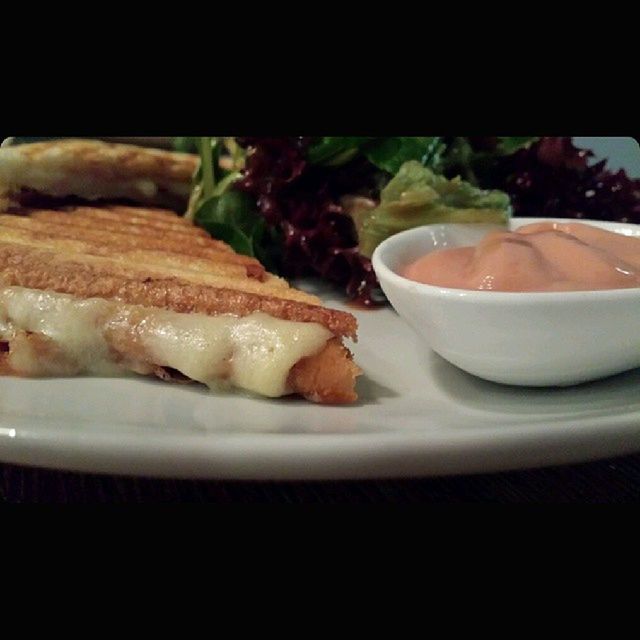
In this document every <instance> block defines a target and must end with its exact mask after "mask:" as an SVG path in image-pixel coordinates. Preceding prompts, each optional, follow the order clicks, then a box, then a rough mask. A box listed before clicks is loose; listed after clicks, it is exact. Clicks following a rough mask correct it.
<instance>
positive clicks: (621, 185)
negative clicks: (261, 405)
mask: <svg viewBox="0 0 640 640" xmlns="http://www.w3.org/2000/svg"><path fill="white" fill-rule="evenodd" d="M176 148H179V149H181V150H184V151H188V150H193V149H197V151H198V153H200V156H201V158H202V163H201V167H200V169H199V171H198V173H197V174H196V175H195V176H194V188H193V192H192V196H191V201H190V204H189V211H188V214H187V215H189V216H190V217H192V218H193V219H194V220H195V222H196V223H197V224H200V225H201V226H203V227H204V228H206V229H208V230H209V231H210V232H211V233H212V234H214V235H216V236H217V237H219V238H222V239H224V240H226V241H227V242H228V243H229V244H230V245H231V246H232V247H233V248H234V249H235V250H236V251H238V252H241V253H246V254H248V255H251V256H255V257H256V258H258V259H259V260H261V261H262V262H263V263H265V266H267V268H268V269H269V270H271V271H274V270H277V271H279V272H280V273H282V274H283V275H285V276H288V277H295V276H302V275H309V274H315V275H319V276H320V277H322V278H324V279H326V280H328V281H330V282H334V283H336V284H337V285H338V286H339V287H341V288H342V289H343V290H344V291H345V292H346V293H347V295H348V296H349V297H350V298H352V299H355V300H357V301H360V302H362V303H363V304H365V305H373V304H376V303H377V299H378V296H377V295H376V294H377V291H378V286H379V285H378V282H377V279H376V276H375V273H374V271H373V268H372V266H371V261H370V258H369V256H370V255H371V253H372V251H373V250H374V248H375V247H376V246H377V245H378V244H379V242H380V241H382V240H383V239H385V238H386V237H388V236H389V235H391V234H393V233H397V232H398V231H402V230H404V229H408V228H410V227H412V226H416V225H422V224H427V223H429V222H438V221H440V222H442V221H454V220H460V221H462V220H464V221H472V220H473V221H482V222H493V221H501V222H505V223H506V221H507V220H508V217H509V215H511V211H513V215H517V216H548V217H567V218H587V219H588V218H594V219H605V220H618V221H623V222H640V180H631V179H629V178H628V177H627V175H626V174H625V172H624V171H618V172H617V173H615V174H614V173H611V172H610V171H608V170H607V169H606V166H605V165H606V162H605V161H602V162H599V163H595V164H591V163H589V158H590V156H591V155H592V154H591V152H589V151H587V150H583V149H578V148H576V147H574V146H573V144H572V140H571V138H567V137H565V138H558V137H555V138H554V137H542V138H541V137H535V136H519V137H507V136H497V137H475V138H474V137H451V136H449V137H447V136H422V137H420V136H404V137H402V136H395V137H375V136H351V137H348V136H342V137H341V136H325V137H315V138H313V137H312V138H307V137H294V136H290V137H279V138H276V137H273V138H268V137H244V138H180V139H176Z"/></svg>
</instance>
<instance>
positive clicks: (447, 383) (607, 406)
mask: <svg viewBox="0 0 640 640" xmlns="http://www.w3.org/2000/svg"><path fill="white" fill-rule="evenodd" d="M426 368H427V371H428V374H429V375H430V376H431V377H432V378H433V381H434V384H435V385H436V386H437V387H438V388H439V389H440V390H441V391H442V392H444V393H445V394H446V395H447V396H448V397H449V398H450V399H451V401H452V402H454V403H456V404H459V405H461V406H463V407H466V408H468V409H473V410H480V411H487V412H494V411H496V410H499V411H500V413H509V414H512V415H523V416H525V415H526V416H530V415H542V416H552V415H553V416H562V415H565V414H567V415H569V414H570V415H571V416H574V417H580V416H593V417H597V416H598V415H600V414H602V415H607V416H611V415H620V414H627V413H630V412H633V411H639V410H640V394H639V393H638V389H639V388H640V369H634V370H632V371H627V372H625V373H621V374H618V375H615V376H610V377H608V378H603V379H602V380H596V381H594V382H585V383H583V384H580V385H575V386H572V387H545V388H540V387H517V386H511V385H502V384H498V383H495V382H489V381H487V380H482V379H481V378H477V377H475V376H473V375H471V374H469V373H466V372H464V371H462V370H461V369H458V368H457V367H455V366H454V365H452V364H450V363H449V362H447V361H446V360H445V359H444V358H442V357H440V356H439V355H437V354H436V353H434V352H433V351H430V352H428V354H427V356H426Z"/></svg>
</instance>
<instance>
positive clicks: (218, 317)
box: [0, 206, 359, 403]
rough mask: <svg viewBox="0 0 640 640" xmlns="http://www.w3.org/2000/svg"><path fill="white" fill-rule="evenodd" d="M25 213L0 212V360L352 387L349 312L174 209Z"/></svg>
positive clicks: (75, 369) (343, 391) (309, 391)
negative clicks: (198, 228) (288, 280)
mask: <svg viewBox="0 0 640 640" xmlns="http://www.w3.org/2000/svg"><path fill="white" fill-rule="evenodd" d="M23 213H24V215H23V216H10V215H0V320H2V322H0V373H7V374H17V375H52V374H54V375H55V374H59V373H61V372H62V373H64V374H65V375H68V374H70V373H82V372H83V371H89V372H91V371H104V370H105V367H106V369H107V370H110V367H114V366H115V367H116V369H118V370H119V369H128V370H132V371H135V372H138V373H143V374H148V375H156V376H158V377H161V378H163V379H170V380H180V381H185V380H186V381H188V380H196V381H199V382H204V383H205V384H208V385H209V386H218V385H220V384H231V385H232V386H237V387H240V388H243V389H246V390H249V391H253V392H256V393H259V394H262V395H267V396H271V397H277V396H280V395H286V394H290V393H297V394H300V395H303V396H304V397H306V398H308V399H310V400H312V401H314V402H324V403H343V402H353V401H354V400H355V399H356V398H357V396H356V393H355V390H354V386H355V379H356V376H357V375H358V374H359V369H358V367H357V366H356V365H355V364H354V363H353V361H352V358H351V354H350V353H349V351H348V350H347V349H346V347H344V345H343V344H342V339H343V338H352V339H355V338H356V331H357V323H356V320H355V318H354V317H353V316H352V315H351V314H349V313H344V312H341V311H336V310H332V309H327V308H325V307H323V306H322V305H321V302H320V300H319V299H318V298H317V297H315V296H312V295H310V294H307V293H305V292H302V291H299V290H297V289H294V288H293V287H290V286H289V285H288V284H287V283H286V282H285V281H284V280H282V279H281V278H278V277H276V276H274V275H272V274H269V273H267V272H266V271H265V270H264V268H262V265H260V263H258V262H257V261H255V260H253V259H251V258H247V257H246V256H239V255H238V254H236V253H235V252H233V251H232V250H231V248H230V247H228V246H227V245H225V244H224V243H221V242H220V241H216V240H213V239H211V238H208V237H204V236H202V235H201V234H200V233H194V232H193V231H195V230H196V229H195V227H192V226H191V225H190V224H189V223H185V222H184V221H183V220H182V219H181V218H178V217H177V216H173V218H172V217H170V216H171V215H172V214H167V212H164V211H153V210H149V209H137V208H134V209H133V210H132V209H131V208H126V207H125V208H123V207H113V206H111V207H102V208H92V207H79V208H78V207H75V208H69V209H68V210H64V211H43V210H35V211H24V212H23ZM118 216H121V218H118ZM174 218H175V219H174ZM178 220H179V222H177V221H178ZM86 222H91V225H90V226H86V224H85V223H86ZM113 225H117V227H118V230H117V231H115V230H114V228H113ZM165 225H166V226H165ZM147 232H148V233H149V234H150V235H148V234H147ZM154 233H157V235H154ZM176 236H177V237H178V238H179V240H175V237H176ZM171 238H173V239H174V240H173V241H172V242H174V243H175V244H171V245H170V246H167V244H166V243H167V242H169V240H168V239H171ZM132 240H133V241H132ZM149 242H151V245H150V244H149ZM194 250H195V251H196V254H195V255H194V253H193V251H194ZM256 264H257V265H258V266H259V267H260V269H259V270H258V269H255V268H250V267H255V265H256ZM66 327H70V328H72V329H73V334H69V333H68V332H67V329H66ZM70 330H71V329H70ZM74 336H75V337H74ZM78 336H80V337H82V336H84V337H82V338H81V339H80V338H77V337H78ZM87 336H89V337H87ZM78 339H80V342H81V343H82V340H84V341H85V342H84V343H82V344H84V347H82V348H79V347H78V346H77V344H76V343H77V341H78ZM69 345H71V346H69ZM74 345H75V346H74ZM86 354H89V356H87V355H86ZM92 354H93V355H92ZM96 354H98V355H96ZM87 358H88V359H87ZM107 365H108V366H107ZM56 372H57V373H56ZM225 381H226V382H225Z"/></svg>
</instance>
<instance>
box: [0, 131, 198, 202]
mask: <svg viewBox="0 0 640 640" xmlns="http://www.w3.org/2000/svg"><path fill="white" fill-rule="evenodd" d="M198 164H199V159H198V157H197V156H195V155H193V154H188V153H176V152H172V151H165V150H162V149H150V148H146V147H137V146H134V145H127V144H118V143H112V142H103V141H98V140H87V139H63V140H54V141H49V142H34V143H31V144H22V145H17V146H9V147H5V148H1V149H0V203H2V205H3V206H4V210H6V209H7V208H9V207H11V206H15V205H18V206H19V205H24V204H26V203H27V202H28V201H29V200H31V201H33V200H34V198H35V200H36V201H38V200H40V201H42V198H43V197H44V198H45V199H47V198H48V199H49V200H50V201H51V202H55V201H56V200H59V199H64V198H69V197H75V198H78V199H80V200H84V201H97V200H105V201H115V200H124V201H130V202H132V203H140V204H145V205H151V206H161V207H168V208H170V209H174V210H176V211H181V212H182V211H184V210H185V209H186V205H187V202H188V199H189V193H190V188H191V178H192V176H193V174H194V172H195V171H196V169H197V168H198Z"/></svg>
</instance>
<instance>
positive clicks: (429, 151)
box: [362, 136, 444, 174]
mask: <svg viewBox="0 0 640 640" xmlns="http://www.w3.org/2000/svg"><path fill="white" fill-rule="evenodd" d="M443 150H444V145H443V144H442V142H441V138H439V137H419V136H413V137H404V138H401V137H394V138H376V139H375V140H374V141H372V142H370V143H368V144H366V145H365V146H364V148H363V150H362V151H363V153H364V155H365V156H366V157H367V159H368V160H369V161H370V162H372V163H373V164H375V165H376V166H377V167H378V168H379V169H383V170H384V171H388V172H389V173H391V174H395V173H397V172H398V170H399V169H400V167H401V166H402V165H403V164H404V163H405V162H408V161H409V160H417V161H419V162H420V163H421V164H422V165H424V166H425V167H433V166H434V165H436V164H437V162H438V159H439V156H440V154H441V153H442V151H443Z"/></svg>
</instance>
